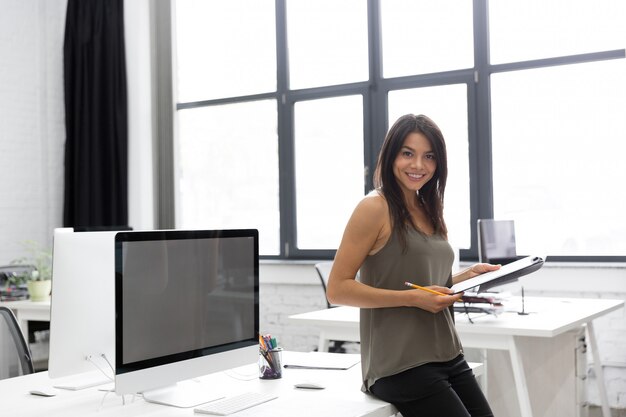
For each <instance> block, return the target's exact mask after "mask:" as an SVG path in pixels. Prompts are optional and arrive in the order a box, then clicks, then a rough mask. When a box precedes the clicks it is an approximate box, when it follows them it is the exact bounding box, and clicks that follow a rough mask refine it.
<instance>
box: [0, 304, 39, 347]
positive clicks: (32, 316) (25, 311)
mask: <svg viewBox="0 0 626 417" xmlns="http://www.w3.org/2000/svg"><path fill="white" fill-rule="evenodd" d="M0 306H3V307H7V308H9V309H11V310H12V311H13V313H14V314H15V318H16V319H17V323H18V324H19V326H20V329H21V330H22V334H23V335H24V338H25V339H26V340H28V322H29V321H31V320H32V321H47V322H49V321H50V300H48V301H30V300H20V301H1V302H0Z"/></svg>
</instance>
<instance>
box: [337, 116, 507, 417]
mask: <svg viewBox="0 0 626 417" xmlns="http://www.w3.org/2000/svg"><path fill="white" fill-rule="evenodd" d="M447 174H448V168H447V156H446V146H445V142H444V139H443V135H442V134H441V131H440V130H439V128H438V127H437V125H436V124H435V123H434V122H433V121H432V120H430V119H429V118H428V117H426V116H423V115H419V116H415V115H412V114H408V115H405V116H402V117H400V118H399V119H398V120H397V121H396V122H395V123H394V125H393V126H392V127H391V129H390V130H389V132H388V133H387V136H386V138H385V141H384V143H383V146H382V149H381V151H380V154H379V157H378V163H377V166H376V171H375V173H374V185H375V187H376V189H375V190H374V191H372V192H371V193H370V194H369V195H367V196H366V197H365V198H364V199H363V200H362V201H361V202H360V203H359V204H358V205H357V207H356V208H355V210H354V212H353V214H352V216H351V217H350V220H349V221H348V225H347V226H346V229H345V232H344V235H343V238H342V241H341V244H340V246H339V248H338V250H337V254H336V256H335V260H334V263H333V268H332V271H331V273H330V278H329V283H328V290H327V297H328V300H329V301H330V302H331V303H333V304H343V305H351V306H356V307H360V308H361V321H360V326H361V329H360V331H361V367H362V371H363V389H364V390H365V391H369V392H371V393H372V394H374V395H375V396H377V397H379V398H381V399H383V400H385V401H388V402H391V403H393V404H394V405H395V406H396V407H397V408H398V410H399V411H400V412H401V413H402V415H403V416H404V417H411V416H420V417H421V416H446V417H456V416H464V417H465V416H492V415H493V414H492V412H491V409H490V407H489V404H488V403H487V401H486V399H485V397H484V395H483V393H482V391H481V390H480V387H479V386H478V384H477V382H476V380H475V378H474V375H473V373H472V371H471V369H470V368H469V366H468V365H467V363H466V361H465V359H464V358H463V351H462V347H461V343H460V341H459V338H458V335H457V333H456V330H455V328H454V319H453V313H452V312H451V306H452V305H453V304H454V302H455V301H457V300H459V299H460V298H461V296H462V295H461V294H456V295H451V293H452V291H451V290H450V289H449V287H450V286H451V285H452V284H454V283H457V282H460V281H463V280H465V279H468V278H471V277H474V276H476V275H479V274H481V273H484V272H488V271H492V270H495V269H498V268H499V266H496V265H489V264H475V265H473V266H471V267H470V268H467V269H466V270H464V271H462V272H460V273H458V274H455V275H452V274H451V268H452V262H453V260H454V254H453V251H452V248H451V247H450V245H449V243H448V241H447V228H446V224H445V221H444V219H443V199H444V198H443V197H444V190H445V186H446V178H447ZM359 269H360V278H359V281H357V280H356V279H355V277H356V275H357V271H359ZM405 281H410V282H412V283H415V284H418V285H420V286H424V287H427V288H429V289H431V290H434V291H437V292H439V293H443V294H442V295H437V294H433V293H431V292H427V291H423V290H420V289H409V288H407V287H406V286H405V285H404V282H405ZM449 294H450V295H449Z"/></svg>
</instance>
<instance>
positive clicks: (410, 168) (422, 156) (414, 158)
mask: <svg viewBox="0 0 626 417" xmlns="http://www.w3.org/2000/svg"><path fill="white" fill-rule="evenodd" d="M436 170H437V160H436V159H435V152H434V151H433V148H432V146H431V144H430V142H429V141H428V139H426V136H424V135H423V134H421V133H416V132H411V133H409V134H408V135H407V136H406V138H405V139H404V142H403V143H402V148H400V152H399V153H398V155H397V156H396V159H395V160H394V163H393V173H394V176H395V177H396V180H397V181H398V185H399V186H400V188H401V189H402V191H403V193H404V195H405V197H406V198H407V201H411V198H412V196H414V195H415V193H416V192H417V191H419V190H420V189H421V188H422V187H423V186H424V184H426V183H427V182H428V181H430V179H431V178H432V177H433V175H435V171H436Z"/></svg>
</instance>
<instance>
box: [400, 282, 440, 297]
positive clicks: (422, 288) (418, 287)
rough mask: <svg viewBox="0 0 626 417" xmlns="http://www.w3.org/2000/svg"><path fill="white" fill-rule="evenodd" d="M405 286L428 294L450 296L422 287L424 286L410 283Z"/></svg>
mask: <svg viewBox="0 0 626 417" xmlns="http://www.w3.org/2000/svg"><path fill="white" fill-rule="evenodd" d="M404 285H406V286H407V287H411V288H416V289H418V290H422V291H426V292H429V293H431V294H437V295H448V294H444V293H442V292H439V291H435V290H431V289H430V288H426V287H422V286H419V285H415V284H411V283H410V282H405V283H404Z"/></svg>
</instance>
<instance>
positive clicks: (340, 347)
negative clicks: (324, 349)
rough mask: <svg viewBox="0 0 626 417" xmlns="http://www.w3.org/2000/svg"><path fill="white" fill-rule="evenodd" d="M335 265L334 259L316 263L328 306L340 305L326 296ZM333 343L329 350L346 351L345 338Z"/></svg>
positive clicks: (316, 269)
mask: <svg viewBox="0 0 626 417" xmlns="http://www.w3.org/2000/svg"><path fill="white" fill-rule="evenodd" d="M332 267H333V263H332V261H326V262H319V263H316V264H315V271H317V275H318V276H319V277H320V282H321V283H322V289H323V290H324V299H325V300H326V307H327V308H334V307H338V306H336V305H334V304H331V303H330V302H329V301H328V298H327V297H326V286H327V285H328V277H329V276H330V270H331V269H332ZM331 342H332V343H331V345H330V346H329V347H328V351H329V352H335V353H346V348H345V347H344V344H345V343H346V342H345V341H343V340H333V341H331Z"/></svg>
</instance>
